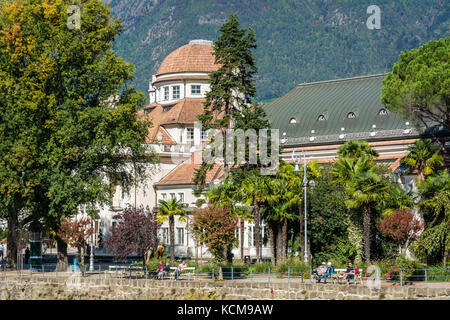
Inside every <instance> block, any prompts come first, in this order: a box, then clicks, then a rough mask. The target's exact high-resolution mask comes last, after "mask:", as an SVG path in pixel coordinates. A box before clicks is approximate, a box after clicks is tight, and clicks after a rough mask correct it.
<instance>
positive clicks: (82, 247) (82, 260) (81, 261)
mask: <svg viewBox="0 0 450 320" xmlns="http://www.w3.org/2000/svg"><path fill="white" fill-rule="evenodd" d="M80 264H81V266H82V267H83V268H84V246H81V247H80Z"/></svg>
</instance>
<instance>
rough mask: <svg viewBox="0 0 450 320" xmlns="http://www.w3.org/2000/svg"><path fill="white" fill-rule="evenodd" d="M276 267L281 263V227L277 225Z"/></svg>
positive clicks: (279, 224)
mask: <svg viewBox="0 0 450 320" xmlns="http://www.w3.org/2000/svg"><path fill="white" fill-rule="evenodd" d="M277 229H278V230H277V263H276V264H277V265H279V264H280V263H282V262H283V260H284V257H283V225H282V224H281V223H280V222H278V223H277Z"/></svg>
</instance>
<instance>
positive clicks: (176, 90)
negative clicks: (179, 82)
mask: <svg viewBox="0 0 450 320" xmlns="http://www.w3.org/2000/svg"><path fill="white" fill-rule="evenodd" d="M172 99H180V86H173V87H172Z"/></svg>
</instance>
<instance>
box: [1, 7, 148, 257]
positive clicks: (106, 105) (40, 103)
mask: <svg viewBox="0 0 450 320" xmlns="http://www.w3.org/2000/svg"><path fill="white" fill-rule="evenodd" d="M72 4H73V3H72V2H71V1H69V0H58V1H47V0H38V1H35V0H23V1H19V0H14V1H3V2H1V10H2V14H1V16H2V24H1V27H0V28H1V30H2V32H1V35H0V48H1V49H0V50H1V51H0V55H1V57H0V63H1V64H2V66H1V68H0V69H1V70H2V71H3V72H4V77H2V79H1V80H0V81H1V84H0V88H2V89H1V90H2V94H1V98H0V99H1V104H2V110H6V111H5V112H6V113H7V114H11V112H14V113H16V116H15V119H13V118H10V119H8V118H3V117H2V120H1V121H2V122H3V121H5V120H8V121H9V120H13V121H12V123H11V124H9V125H8V126H11V127H14V128H15V130H16V131H15V136H16V137H17V138H16V139H15V140H14V137H13V136H12V135H11V134H9V136H8V139H7V140H5V142H6V143H5V144H6V147H5V148H4V149H3V148H0V149H2V151H1V152H2V153H3V152H6V151H7V150H10V151H14V150H18V149H17V146H19V143H21V142H22V141H24V140H25V137H26V138H27V139H28V140H27V142H26V143H24V145H23V147H22V148H21V149H22V151H20V154H18V153H16V156H17V159H18V160H19V162H18V163H28V164H27V168H26V170H23V169H24V168H20V167H19V166H17V165H16V164H14V163H11V162H10V163H8V166H7V167H6V168H7V169H6V170H7V171H6V174H5V176H7V175H8V174H9V176H10V177H13V176H16V177H18V174H20V176H22V177H23V178H24V179H23V180H22V181H21V180H17V178H13V179H11V178H8V179H7V180H6V181H7V182H8V185H7V186H6V188H9V189H10V188H11V186H13V185H14V183H15V184H16V185H17V182H14V179H15V180H16V181H21V182H20V183H21V184H22V185H24V186H26V188H24V187H21V188H20V189H16V190H20V191H21V192H22V195H26V196H27V199H26V201H25V202H24V201H23V199H20V201H18V202H19V203H21V205H19V206H16V207H15V211H18V210H21V209H22V210H23V211H24V210H25V209H26V210H28V212H29V213H30V214H31V216H32V217H33V219H38V218H42V219H43V220H44V223H45V225H46V227H47V228H50V227H51V228H52V229H53V230H55V231H56V232H57V231H58V226H59V225H60V222H61V221H62V220H63V219H65V218H69V217H70V216H72V215H74V214H76V213H77V212H78V208H79V207H80V206H82V205H83V206H86V207H87V208H88V211H94V208H95V207H96V206H98V205H103V204H107V203H109V201H110V196H111V195H110V190H111V189H110V187H109V182H108V179H109V178H111V177H112V176H115V175H118V174H120V175H121V178H122V181H123V183H124V184H127V183H129V181H131V179H132V177H134V175H138V176H139V175H140V174H142V172H143V167H144V166H143V163H144V162H146V161H148V159H149V158H147V157H144V154H145V146H144V142H145V135H146V132H147V129H148V125H149V124H148V123H147V122H145V121H139V119H138V118H137V114H136V112H137V110H138V109H139V108H140V107H141V106H142V104H143V102H144V101H145V97H144V95H143V94H142V93H138V92H136V91H135V90H134V89H132V88H131V87H129V86H127V82H130V81H131V80H132V78H133V73H134V67H133V66H132V65H131V64H129V63H127V62H125V61H124V60H123V59H121V58H118V57H116V56H115V55H114V51H113V49H112V45H113V42H114V39H115V37H116V36H117V35H118V34H119V33H120V32H121V30H122V29H121V26H120V23H119V20H117V19H111V17H110V9H109V8H107V7H105V5H103V3H102V2H101V1H99V0H87V1H85V2H83V4H81V5H80V6H81V25H80V28H79V29H77V28H74V29H70V28H68V26H67V22H68V20H69V14H68V13H67V9H68V7H69V5H72ZM22 115H26V116H24V118H23V119H20V117H21V116H22ZM2 126H4V127H6V125H2ZM21 139H22V141H21ZM2 143H3V140H2ZM8 144H9V145H8ZM3 150H6V151H3ZM130 162H133V163H137V166H134V169H135V172H131V171H132V170H129V168H128V164H129V163H130ZM8 168H10V169H8ZM8 170H9V171H8ZM13 173H14V174H13ZM2 181H5V180H2ZM2 184H3V183H2ZM5 185H6V184H5ZM2 192H3V191H2ZM4 194H12V193H11V192H10V191H9V193H8V192H5V193H4ZM8 197H10V196H8ZM10 203H12V201H11V202H10ZM16 203H17V202H16ZM23 208H25V209H23ZM56 240H57V243H58V260H59V263H60V264H67V245H66V244H65V243H64V242H63V241H62V239H60V238H59V237H56Z"/></svg>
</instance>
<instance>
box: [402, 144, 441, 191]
mask: <svg viewBox="0 0 450 320" xmlns="http://www.w3.org/2000/svg"><path fill="white" fill-rule="evenodd" d="M408 150H409V154H408V155H407V156H406V157H405V158H404V159H403V163H404V164H406V165H407V166H408V167H409V168H408V171H412V170H417V173H418V181H419V182H422V181H424V180H425V176H428V175H430V174H432V173H433V171H434V169H435V168H436V167H438V166H441V165H443V163H444V161H443V157H442V156H441V155H439V151H440V147H439V145H438V144H436V143H434V142H433V141H432V140H431V139H425V140H418V141H416V142H415V143H414V145H412V146H409V147H408Z"/></svg>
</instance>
